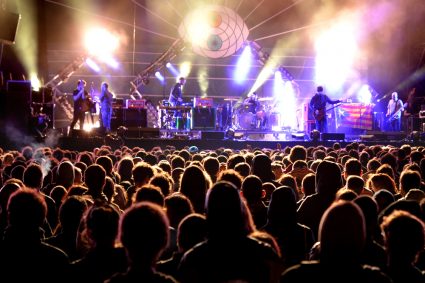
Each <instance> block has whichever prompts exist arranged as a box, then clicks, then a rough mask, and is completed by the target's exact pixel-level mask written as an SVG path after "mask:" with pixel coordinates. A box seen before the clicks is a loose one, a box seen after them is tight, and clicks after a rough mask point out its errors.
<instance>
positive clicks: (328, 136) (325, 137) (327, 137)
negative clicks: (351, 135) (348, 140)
mask: <svg viewBox="0 0 425 283" xmlns="http://www.w3.org/2000/svg"><path fill="white" fill-rule="evenodd" d="M320 138H321V139H322V141H343V140H345V134H344V133H321V134H320Z"/></svg>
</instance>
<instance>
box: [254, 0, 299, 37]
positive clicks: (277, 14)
mask: <svg viewBox="0 0 425 283" xmlns="http://www.w3.org/2000/svg"><path fill="white" fill-rule="evenodd" d="M304 1H305V0H298V1H297V2H295V3H293V4H292V5H289V6H288V7H286V8H284V9H282V10H280V11H279V12H277V13H276V14H274V15H273V16H271V17H268V18H267V19H265V20H264V21H262V22H261V23H258V24H257V25H255V26H253V27H252V28H250V29H249V31H252V30H254V29H256V28H257V27H259V26H262V25H263V24H265V23H267V22H268V21H270V20H271V19H273V18H275V17H277V16H279V15H280V14H282V13H284V12H286V11H288V10H289V9H291V8H292V7H294V6H295V5H298V4H299V3H301V2H304Z"/></svg>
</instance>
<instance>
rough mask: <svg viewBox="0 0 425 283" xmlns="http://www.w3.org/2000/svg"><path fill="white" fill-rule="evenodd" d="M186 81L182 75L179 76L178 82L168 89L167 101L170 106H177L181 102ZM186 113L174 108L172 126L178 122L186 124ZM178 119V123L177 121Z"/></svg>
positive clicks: (175, 125)
mask: <svg viewBox="0 0 425 283" xmlns="http://www.w3.org/2000/svg"><path fill="white" fill-rule="evenodd" d="M185 83H186V79H185V78H184V77H180V78H179V80H178V82H177V83H176V84H175V85H174V86H173V88H172V89H171V91H170V96H169V98H168V101H169V103H170V106H172V107H178V106H181V105H182V104H183V86H184V85H185ZM187 118H188V117H187V113H186V112H182V111H181V110H175V111H174V119H173V120H174V121H175V122H174V123H173V127H174V128H176V127H178V126H179V125H180V124H183V125H186V120H187ZM179 121H180V123H178V122H179Z"/></svg>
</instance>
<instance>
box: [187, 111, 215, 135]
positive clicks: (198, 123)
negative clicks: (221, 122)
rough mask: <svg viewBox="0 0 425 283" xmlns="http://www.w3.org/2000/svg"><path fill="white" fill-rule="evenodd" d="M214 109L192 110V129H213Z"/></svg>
mask: <svg viewBox="0 0 425 283" xmlns="http://www.w3.org/2000/svg"><path fill="white" fill-rule="evenodd" d="M215 119H216V109H215V108H211V107H207V108H200V107H195V108H192V129H195V130H202V129H204V130H205V129H210V130H213V129H215Z"/></svg>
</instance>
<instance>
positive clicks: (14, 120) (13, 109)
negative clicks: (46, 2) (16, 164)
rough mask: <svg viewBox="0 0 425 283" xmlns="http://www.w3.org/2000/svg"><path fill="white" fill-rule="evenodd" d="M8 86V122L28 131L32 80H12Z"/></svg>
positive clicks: (6, 118) (6, 106) (6, 101)
mask: <svg viewBox="0 0 425 283" xmlns="http://www.w3.org/2000/svg"><path fill="white" fill-rule="evenodd" d="M0 29H1V28H0ZM6 88H7V92H6V97H5V108H4V110H5V113H4V115H5V121H6V124H7V125H9V126H13V127H15V128H16V129H18V130H21V131H27V130H28V126H29V123H28V122H29V120H30V116H31V109H30V103H31V81H12V80H10V81H8V82H7V85H6Z"/></svg>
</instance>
